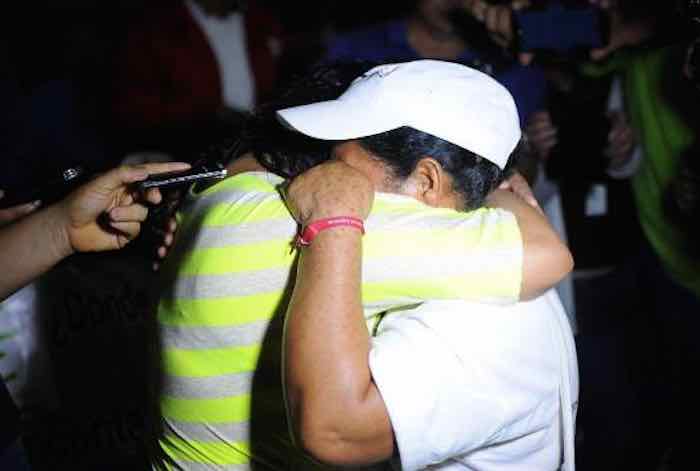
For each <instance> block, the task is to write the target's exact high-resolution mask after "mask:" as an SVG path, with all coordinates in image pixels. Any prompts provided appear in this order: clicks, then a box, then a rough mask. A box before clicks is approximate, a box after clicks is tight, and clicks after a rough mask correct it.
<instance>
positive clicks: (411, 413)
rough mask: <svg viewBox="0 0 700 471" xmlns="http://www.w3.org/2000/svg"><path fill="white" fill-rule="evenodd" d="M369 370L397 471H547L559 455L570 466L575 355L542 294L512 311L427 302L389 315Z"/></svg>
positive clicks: (563, 322) (553, 298) (553, 301)
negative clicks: (397, 463)
mask: <svg viewBox="0 0 700 471" xmlns="http://www.w3.org/2000/svg"><path fill="white" fill-rule="evenodd" d="M370 368H371V370H372V376H373V378H374V381H375V383H376V385H377V387H378V388H379V391H380V393H381V395H382V397H383V399H384V402H385V404H386V407H387V409H388V412H389V416H390V418H391V423H392V426H393V429H394V434H395V437H396V442H397V444H398V448H399V452H400V459H401V463H400V466H401V468H403V469H404V470H413V469H423V468H426V467H431V468H435V469H440V470H448V469H449V470H451V469H455V470H456V469H459V470H473V471H506V470H517V471H530V470H531V471H551V470H556V469H559V467H560V466H561V465H562V459H563V457H562V455H566V462H567V465H566V466H565V468H566V469H573V427H574V423H573V422H574V419H573V417H574V416H575V410H576V404H577V402H578V369H577V365H576V351H575V347H574V342H573V336H572V334H571V328H570V327H569V323H568V321H567V318H566V313H565V312H564V310H563V308H562V306H561V302H560V301H559V298H558V296H557V295H556V293H555V292H553V291H551V290H550V291H549V292H548V293H546V294H545V295H544V296H540V297H539V298H537V299H535V300H533V301H529V302H523V303H518V304H515V305H512V306H494V305H486V304H475V303H466V302H463V301H430V302H426V303H424V304H422V305H421V306H419V307H417V308H415V309H413V310H411V311H407V312H403V313H396V314H390V315H388V316H387V317H386V318H385V319H384V320H383V321H382V323H381V324H380V327H379V330H378V333H377V336H376V337H374V338H373V339H372V350H371V352H370ZM561 404H564V406H565V407H564V408H562V407H561ZM562 424H565V425H564V426H563V427H562ZM562 432H564V433H562ZM564 450H566V451H564Z"/></svg>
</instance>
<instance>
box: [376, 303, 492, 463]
mask: <svg viewBox="0 0 700 471" xmlns="http://www.w3.org/2000/svg"><path fill="white" fill-rule="evenodd" d="M438 314H439V315H443V314H444V315H449V313H430V315H438ZM459 317H461V318H464V316H463V315H462V314H461V313H456V316H455V319H458V318H459ZM369 364H370V369H371V372H372V377H373V380H374V383H375V384H376V386H377V388H378V389H379V392H380V394H381V396H382V399H383V400H384V403H385V405H386V408H387V411H388V413H389V418H390V420H391V424H392V428H393V430H394V436H395V439H396V443H397V445H398V449H399V454H400V460H401V469H403V470H414V469H422V468H425V467H427V466H429V465H433V464H438V463H441V462H443V461H445V460H447V459H450V458H454V457H456V456H460V455H464V454H467V453H469V452H471V451H473V450H475V449H477V448H481V447H483V446H486V445H488V444H489V443H490V442H491V441H492V440H493V439H494V437H497V436H498V433H499V430H500V429H501V428H502V426H503V424H504V416H505V412H504V408H503V407H502V406H501V404H500V402H499V401H500V400H501V399H500V398H501V397H502V396H501V395H500V394H493V388H489V387H488V378H487V377H485V374H484V372H483V371H481V369H480V368H479V365H478V359H475V360H474V363H473V364H470V363H469V362H468V361H466V362H465V359H464V358H463V357H462V358H460V356H459V355H458V352H456V351H455V350H454V349H453V348H452V347H451V346H450V343H449V342H446V341H445V339H443V338H442V337H440V336H439V335H437V334H436V332H435V331H433V330H432V329H431V328H430V327H429V326H428V325H427V324H426V323H425V322H422V321H421V318H420V316H414V315H413V314H402V315H394V316H390V319H385V320H384V321H383V322H382V331H381V332H380V333H379V334H378V335H377V336H376V337H374V338H373V339H372V349H371V351H370V357H369ZM477 386H478V387H477ZM482 386H483V389H482Z"/></svg>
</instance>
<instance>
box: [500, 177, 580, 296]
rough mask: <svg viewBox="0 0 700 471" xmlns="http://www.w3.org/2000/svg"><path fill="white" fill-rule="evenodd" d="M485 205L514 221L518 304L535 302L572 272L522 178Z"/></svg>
mask: <svg viewBox="0 0 700 471" xmlns="http://www.w3.org/2000/svg"><path fill="white" fill-rule="evenodd" d="M487 205H488V206H489V207H493V208H501V209H505V210H507V211H510V212H511V213H513V214H514V215H515V218H516V219H517V221H518V226H519V227H520V234H521V237H522V241H523V268H522V269H523V277H522V286H521V291H520V300H522V301H525V300H529V299H533V298H536V297H537V296H539V295H541V294H542V293H544V292H545V291H547V290H548V289H549V288H552V287H553V286H554V285H556V284H557V283H558V282H560V281H561V280H562V279H563V278H564V277H565V276H566V275H567V274H568V273H569V272H570V271H571V270H572V268H573V266H574V261H573V257H572V256H571V252H569V249H568V247H567V246H566V245H565V244H564V242H563V241H562V240H561V238H560V237H559V235H558V234H557V232H556V231H555V230H554V228H553V227H552V225H551V224H549V221H548V220H547V218H546V217H545V216H544V214H543V213H542V210H541V209H540V208H539V206H538V204H537V200H535V198H534V196H533V195H532V192H531V191H530V188H529V186H528V184H527V182H526V181H525V179H524V178H523V177H522V176H520V175H519V174H515V175H514V176H513V177H511V179H509V180H508V182H507V183H506V184H505V185H502V187H501V188H499V189H497V190H495V191H494V192H492V193H491V194H490V195H489V197H488V199H487Z"/></svg>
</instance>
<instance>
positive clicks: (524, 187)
mask: <svg viewBox="0 0 700 471" xmlns="http://www.w3.org/2000/svg"><path fill="white" fill-rule="evenodd" d="M507 182H508V185H507V187H506V188H504V189H509V190H510V191H512V192H513V193H514V194H515V195H517V196H519V197H520V198H521V199H522V200H523V201H525V202H526V203H527V204H529V205H530V206H532V207H533V208H535V209H537V210H540V205H539V203H538V202H537V199H536V198H535V195H534V193H533V192H532V189H531V188H530V185H529V184H528V183H527V180H525V178H524V177H523V176H522V175H521V174H520V173H518V172H515V173H514V174H513V175H511V176H510V177H509V178H508V180H507ZM540 211H541V210H540Z"/></svg>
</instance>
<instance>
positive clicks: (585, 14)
mask: <svg viewBox="0 0 700 471" xmlns="http://www.w3.org/2000/svg"><path fill="white" fill-rule="evenodd" d="M514 15H515V16H514V20H515V23H516V25H515V26H516V30H517V31H518V35H519V41H520V44H519V50H521V51H538V50H550V51H558V52H568V51H571V50H573V49H577V48H584V49H592V48H597V47H601V46H603V40H604V37H603V36H604V34H603V28H602V24H603V23H604V22H603V19H602V12H601V11H600V10H599V9H597V8H595V7H592V6H586V7H581V8H570V7H565V6H563V5H561V4H559V3H552V4H550V5H549V6H548V7H547V8H545V9H538V10H533V9H530V10H520V11H516V12H514Z"/></svg>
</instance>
